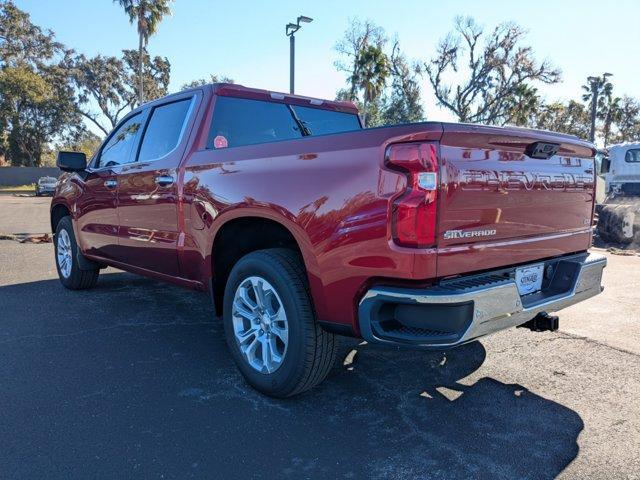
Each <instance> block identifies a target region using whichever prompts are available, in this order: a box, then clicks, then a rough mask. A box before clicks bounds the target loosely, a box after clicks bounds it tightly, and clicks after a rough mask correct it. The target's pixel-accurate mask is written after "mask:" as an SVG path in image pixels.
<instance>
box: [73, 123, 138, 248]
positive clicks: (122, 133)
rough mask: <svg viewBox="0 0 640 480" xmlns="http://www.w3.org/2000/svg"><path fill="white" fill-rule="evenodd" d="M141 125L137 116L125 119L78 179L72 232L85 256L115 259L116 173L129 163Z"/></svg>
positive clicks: (116, 225)
mask: <svg viewBox="0 0 640 480" xmlns="http://www.w3.org/2000/svg"><path fill="white" fill-rule="evenodd" d="M142 124H143V115H142V114H141V113H138V114H135V115H133V116H131V117H129V118H128V119H126V120H125V121H124V122H123V123H122V124H121V125H119V126H118V127H117V128H116V129H115V130H114V132H113V133H112V134H111V135H110V136H109V137H108V139H107V141H106V142H105V143H104V145H103V146H102V148H101V150H100V152H99V153H98V154H97V155H96V157H95V158H94V160H93V161H92V164H91V166H90V167H89V168H88V169H87V173H86V174H85V175H83V176H82V177H80V176H79V178H78V188H80V189H82V194H81V195H79V196H78V200H77V202H76V229H77V232H76V233H77V237H78V239H79V244H80V248H81V250H82V251H83V252H84V253H86V254H88V255H94V256H98V257H103V258H110V259H114V260H118V224H119V221H118V214H117V210H116V207H117V201H118V173H119V171H120V169H121V168H122V166H123V165H126V164H127V163H129V162H131V161H132V158H133V152H134V151H135V148H136V146H137V142H138V139H139V137H140V133H141V129H142Z"/></svg>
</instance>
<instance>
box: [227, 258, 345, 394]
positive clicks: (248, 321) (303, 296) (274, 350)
mask: <svg viewBox="0 0 640 480" xmlns="http://www.w3.org/2000/svg"><path fill="white" fill-rule="evenodd" d="M223 321H224V329H225V336H226V340H227V345H228V346H229V349H230V351H231V354H232V355H233V358H234V360H235V362H236V364H237V366H238V368H239V369H240V371H241V372H242V374H243V376H244V377H245V379H246V380H247V382H248V383H249V384H250V385H251V386H253V387H254V388H255V389H257V390H259V391H260V392H262V393H264V394H266V395H269V396H273V397H279V398H283V397H290V396H293V395H297V394H299V393H302V392H304V391H306V390H308V389H310V388H312V387H313V386H315V385H317V384H318V383H320V382H321V381H322V380H324V378H325V377H326V376H327V374H328V373H329V371H330V370H331V367H332V366H333V364H334V361H335V356H336V349H337V345H336V339H335V336H334V335H333V334H331V333H328V332H325V331H324V330H323V329H322V328H321V327H320V326H319V325H318V323H317V322H316V319H315V311H314V308H313V303H312V300H311V295H310V292H309V287H308V283H307V278H306V274H305V271H304V267H303V266H302V262H301V261H300V259H299V258H298V255H297V254H296V253H295V252H294V251H292V250H287V249H283V248H273V249H268V250H260V251H257V252H252V253H250V254H248V255H246V256H244V257H243V258H241V259H240V261H239V262H238V263H237V264H236V265H235V266H234V267H233V270H232V271H231V274H230V276H229V280H228V281H227V285H226V288H225V293H224V312H223Z"/></svg>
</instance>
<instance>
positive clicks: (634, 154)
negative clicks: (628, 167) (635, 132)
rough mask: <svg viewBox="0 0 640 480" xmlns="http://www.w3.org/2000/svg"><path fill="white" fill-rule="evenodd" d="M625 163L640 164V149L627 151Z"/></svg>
mask: <svg viewBox="0 0 640 480" xmlns="http://www.w3.org/2000/svg"><path fill="white" fill-rule="evenodd" d="M624 161H625V162H627V163H640V148H632V149H630V150H627V153H625V155H624Z"/></svg>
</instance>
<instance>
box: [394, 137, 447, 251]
mask: <svg viewBox="0 0 640 480" xmlns="http://www.w3.org/2000/svg"><path fill="white" fill-rule="evenodd" d="M385 163H386V165H387V166H388V167H389V168H391V169H393V170H398V171H401V172H403V173H404V174H405V175H407V186H406V188H405V190H404V191H403V192H402V193H401V194H400V195H399V196H397V197H396V198H395V199H394V201H393V205H392V207H391V231H392V235H393V240H394V241H395V242H396V243H397V244H398V245H402V246H405V247H414V248H424V247H431V246H433V245H435V243H436V213H437V211H436V208H437V202H436V200H437V198H438V156H437V150H436V145H435V144H433V143H401V144H397V145H391V146H390V147H389V148H387V152H386V157H385Z"/></svg>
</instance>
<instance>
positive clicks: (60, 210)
mask: <svg viewBox="0 0 640 480" xmlns="http://www.w3.org/2000/svg"><path fill="white" fill-rule="evenodd" d="M67 215H69V216H71V210H70V209H69V207H68V206H67V205H65V204H64V203H57V204H55V205H53V206H52V207H51V213H50V221H51V232H52V233H56V227H57V226H58V222H60V220H62V218H64V217H66V216H67Z"/></svg>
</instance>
